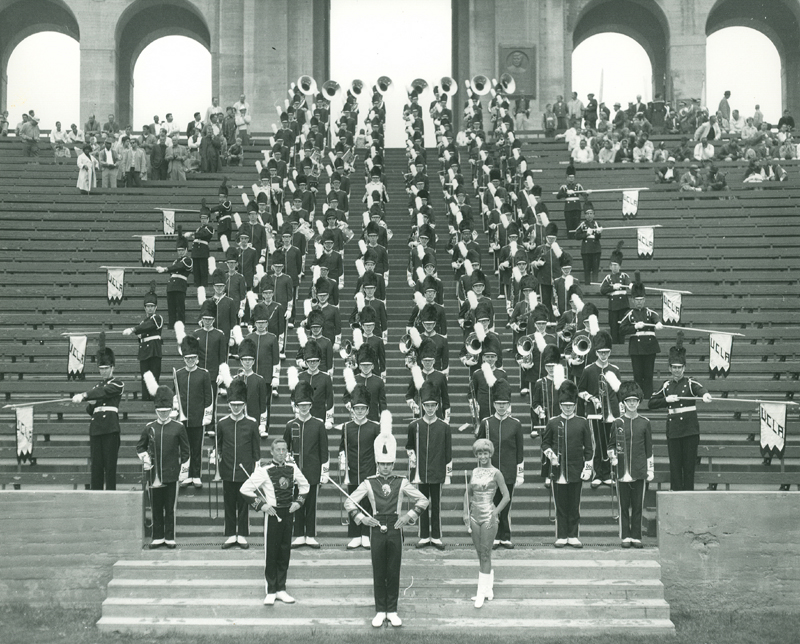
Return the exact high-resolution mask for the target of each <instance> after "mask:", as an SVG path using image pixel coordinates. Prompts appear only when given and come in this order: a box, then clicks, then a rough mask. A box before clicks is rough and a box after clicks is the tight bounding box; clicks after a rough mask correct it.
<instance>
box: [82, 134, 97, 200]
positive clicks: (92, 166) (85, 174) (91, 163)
mask: <svg viewBox="0 0 800 644" xmlns="http://www.w3.org/2000/svg"><path fill="white" fill-rule="evenodd" d="M99 169H100V164H99V163H98V162H97V159H95V158H94V157H93V156H92V146H91V145H89V144H88V143H86V144H84V146H83V152H81V154H79V155H78V184H77V187H78V190H79V191H80V193H81V194H82V195H88V194H89V193H90V192H91V191H92V189H93V188H94V187H95V186H96V185H97V171H98V170H99Z"/></svg>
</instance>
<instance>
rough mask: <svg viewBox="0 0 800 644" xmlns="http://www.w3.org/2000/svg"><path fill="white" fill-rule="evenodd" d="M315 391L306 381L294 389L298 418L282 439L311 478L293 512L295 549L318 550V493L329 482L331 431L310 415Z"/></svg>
mask: <svg viewBox="0 0 800 644" xmlns="http://www.w3.org/2000/svg"><path fill="white" fill-rule="evenodd" d="M313 396H314V390H313V389H312V388H311V385H310V384H308V383H307V382H298V383H297V385H296V386H295V388H294V391H293V392H292V402H293V403H294V406H295V418H293V419H292V420H290V421H289V422H288V423H286V429H285V430H284V432H283V438H284V440H285V441H286V444H287V446H288V448H289V453H290V454H292V456H293V460H294V463H295V464H296V465H297V466H298V467H299V468H300V471H301V472H302V473H303V476H304V477H305V478H306V480H307V481H308V485H309V491H308V496H307V497H306V500H305V503H303V507H301V508H300V509H299V510H298V511H297V512H295V513H294V541H292V548H299V547H300V546H308V547H309V548H313V549H315V550H317V549H319V542H318V541H317V539H316V536H317V494H318V492H319V486H320V485H324V484H325V483H327V482H328V480H329V479H328V470H329V467H330V454H329V453H328V432H327V431H326V430H325V424H324V423H323V421H322V420H321V419H319V418H314V417H313V416H312V415H311V401H312V398H313Z"/></svg>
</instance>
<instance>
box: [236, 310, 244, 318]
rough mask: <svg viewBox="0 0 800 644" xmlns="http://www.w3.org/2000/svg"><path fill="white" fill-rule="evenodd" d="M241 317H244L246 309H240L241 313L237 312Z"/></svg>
mask: <svg viewBox="0 0 800 644" xmlns="http://www.w3.org/2000/svg"><path fill="white" fill-rule="evenodd" d="M237 315H238V317H239V319H240V320H241V319H242V318H243V317H244V309H239V313H238V314H237Z"/></svg>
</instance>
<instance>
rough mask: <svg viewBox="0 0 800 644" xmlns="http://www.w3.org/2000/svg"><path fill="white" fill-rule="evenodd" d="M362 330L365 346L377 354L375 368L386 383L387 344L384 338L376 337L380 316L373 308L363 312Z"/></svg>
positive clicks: (365, 309)
mask: <svg viewBox="0 0 800 644" xmlns="http://www.w3.org/2000/svg"><path fill="white" fill-rule="evenodd" d="M360 319H361V330H362V332H363V336H364V344H366V345H367V346H369V347H371V348H372V350H373V352H374V353H375V358H376V359H377V362H376V363H375V366H376V367H377V368H378V373H380V375H381V378H383V380H384V382H385V381H386V343H385V342H384V341H383V338H382V337H380V336H378V335H375V328H376V326H377V321H378V314H377V313H376V312H375V309H373V308H372V307H364V310H363V311H361V315H360Z"/></svg>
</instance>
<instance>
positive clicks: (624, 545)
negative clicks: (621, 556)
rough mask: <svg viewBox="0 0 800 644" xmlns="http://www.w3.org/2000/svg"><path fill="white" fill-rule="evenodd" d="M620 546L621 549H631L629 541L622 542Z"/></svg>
mask: <svg viewBox="0 0 800 644" xmlns="http://www.w3.org/2000/svg"><path fill="white" fill-rule="evenodd" d="M620 545H621V546H622V547H623V548H630V547H631V542H630V541H623V542H622V543H621V544H620Z"/></svg>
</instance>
